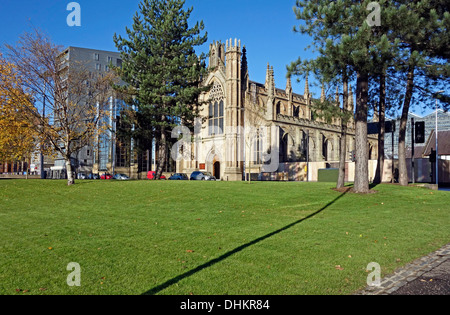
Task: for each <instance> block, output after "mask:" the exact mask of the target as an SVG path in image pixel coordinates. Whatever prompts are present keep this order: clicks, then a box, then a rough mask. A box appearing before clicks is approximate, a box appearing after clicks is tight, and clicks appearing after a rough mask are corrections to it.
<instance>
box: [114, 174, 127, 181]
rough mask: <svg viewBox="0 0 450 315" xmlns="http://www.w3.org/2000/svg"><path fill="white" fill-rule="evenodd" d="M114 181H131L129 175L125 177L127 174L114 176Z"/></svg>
mask: <svg viewBox="0 0 450 315" xmlns="http://www.w3.org/2000/svg"><path fill="white" fill-rule="evenodd" d="M113 179H116V180H129V179H130V178H129V177H128V176H127V175H125V174H116V175H114V177H113Z"/></svg>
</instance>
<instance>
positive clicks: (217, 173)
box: [213, 161, 220, 180]
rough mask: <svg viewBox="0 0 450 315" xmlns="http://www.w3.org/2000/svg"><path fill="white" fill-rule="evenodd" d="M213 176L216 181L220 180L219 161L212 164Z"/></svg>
mask: <svg viewBox="0 0 450 315" xmlns="http://www.w3.org/2000/svg"><path fill="white" fill-rule="evenodd" d="M213 175H214V177H215V178H216V179H217V180H219V179H220V162H219V161H216V162H214V164H213Z"/></svg>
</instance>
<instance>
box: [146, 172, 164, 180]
mask: <svg viewBox="0 0 450 315" xmlns="http://www.w3.org/2000/svg"><path fill="white" fill-rule="evenodd" d="M155 175H156V172H155V171H150V172H148V173H147V178H148V179H150V180H153V179H155ZM159 179H167V178H166V176H164V175H161V177H160V178H159Z"/></svg>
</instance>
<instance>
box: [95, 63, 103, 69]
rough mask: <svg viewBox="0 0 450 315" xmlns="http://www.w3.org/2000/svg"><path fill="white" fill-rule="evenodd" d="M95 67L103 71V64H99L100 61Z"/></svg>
mask: <svg viewBox="0 0 450 315" xmlns="http://www.w3.org/2000/svg"><path fill="white" fill-rule="evenodd" d="M95 69H96V70H97V71H102V65H101V64H99V63H97V64H96V65H95Z"/></svg>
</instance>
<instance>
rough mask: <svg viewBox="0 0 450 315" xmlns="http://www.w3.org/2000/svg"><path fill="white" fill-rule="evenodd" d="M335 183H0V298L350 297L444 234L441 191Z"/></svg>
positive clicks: (449, 235) (448, 235)
mask: <svg viewBox="0 0 450 315" xmlns="http://www.w3.org/2000/svg"><path fill="white" fill-rule="evenodd" d="M332 187H333V184H321V183H270V182H255V183H252V184H248V183H229V182H151V181H129V182H115V181H78V182H77V185H75V186H73V187H66V186H65V182H64V181H40V180H28V181H26V180H0V294H182V295H184V294H196V295H200V294H217V295H222V294H233V295H234V294H245V295H247V294H250V295H252V294H275V295H278V294H287V295H301V294H351V293H352V292H355V291H356V290H358V289H360V288H363V287H365V286H366V279H367V275H368V273H367V271H366V267H367V265H368V264H369V263H370V262H377V263H379V264H380V265H381V267H382V275H383V276H385V275H387V274H389V273H392V272H393V271H394V270H395V269H396V268H398V267H401V266H403V265H406V264H407V263H408V262H411V261H412V260H414V259H416V258H418V257H420V256H423V255H427V254H428V253H430V252H432V251H433V250H436V249H437V248H439V247H441V246H442V245H444V244H447V243H449V242H450V229H449V226H450V210H449V209H450V206H449V204H450V193H449V192H435V191H434V192H432V191H430V190H427V189H423V188H416V187H407V188H404V187H399V186H394V185H379V186H377V187H375V188H374V189H375V190H377V191H378V193H376V194H369V195H365V196H363V195H357V194H351V193H347V194H343V193H339V192H336V191H334V190H332V189H331V188H332ZM70 262H76V263H78V264H80V266H81V286H80V287H69V286H68V285H67V283H66V279H67V276H68V275H69V273H70V272H71V271H67V265H68V264H69V263H70Z"/></svg>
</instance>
